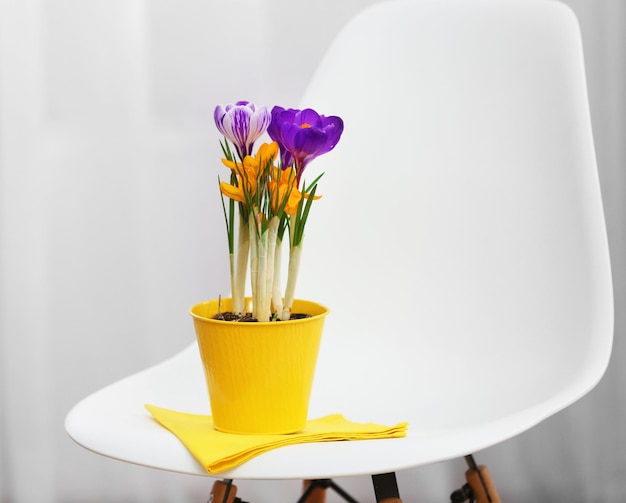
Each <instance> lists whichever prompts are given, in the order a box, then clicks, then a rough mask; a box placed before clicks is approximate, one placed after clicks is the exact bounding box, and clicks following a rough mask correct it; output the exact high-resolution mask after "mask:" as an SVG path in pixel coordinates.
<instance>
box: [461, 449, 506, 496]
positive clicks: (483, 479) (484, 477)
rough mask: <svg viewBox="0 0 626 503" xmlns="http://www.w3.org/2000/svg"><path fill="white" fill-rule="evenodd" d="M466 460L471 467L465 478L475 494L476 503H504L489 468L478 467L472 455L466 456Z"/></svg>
mask: <svg viewBox="0 0 626 503" xmlns="http://www.w3.org/2000/svg"><path fill="white" fill-rule="evenodd" d="M465 460H466V461H467V464H468V466H469V470H467V471H466V472H465V478H466V480H467V483H468V484H469V486H470V487H471V489H472V492H473V493H474V498H475V499H476V503H502V502H501V500H500V496H499V495H498V491H497V490H496V486H495V484H494V483H493V479H492V478H491V474H490V473H489V470H488V469H487V467H486V466H484V465H480V466H479V465H477V464H476V462H475V461H474V457H473V456H472V455H469V456H465Z"/></svg>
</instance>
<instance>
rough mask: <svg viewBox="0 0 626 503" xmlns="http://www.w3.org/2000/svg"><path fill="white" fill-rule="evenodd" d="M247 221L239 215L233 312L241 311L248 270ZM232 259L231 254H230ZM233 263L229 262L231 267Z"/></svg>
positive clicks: (248, 236) (248, 243) (248, 234)
mask: <svg viewBox="0 0 626 503" xmlns="http://www.w3.org/2000/svg"><path fill="white" fill-rule="evenodd" d="M248 227H249V225H248V222H246V220H245V219H244V218H242V217H241V216H240V217H239V239H238V244H237V267H236V269H235V271H236V272H235V283H234V285H233V292H232V293H233V312H235V313H243V312H244V308H245V306H244V303H245V296H246V295H245V294H246V275H247V272H248V257H249V255H250V230H249V229H248ZM231 260H232V256H231ZM232 267H233V265H232V264H231V268H232Z"/></svg>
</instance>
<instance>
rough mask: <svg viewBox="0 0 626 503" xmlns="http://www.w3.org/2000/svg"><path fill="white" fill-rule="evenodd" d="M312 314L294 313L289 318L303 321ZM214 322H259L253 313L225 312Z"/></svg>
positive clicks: (218, 315)
mask: <svg viewBox="0 0 626 503" xmlns="http://www.w3.org/2000/svg"><path fill="white" fill-rule="evenodd" d="M310 317H311V315H310V314H304V313H292V314H291V316H290V317H289V319H290V320H301V319H302V318H310ZM213 319H214V320H222V321H236V322H256V321H259V320H257V319H256V318H255V317H254V316H252V313H243V314H242V313H233V312H230V311H228V312H225V313H217V314H216V315H215V316H213ZM271 321H281V320H280V319H279V318H277V317H276V318H272V320H271Z"/></svg>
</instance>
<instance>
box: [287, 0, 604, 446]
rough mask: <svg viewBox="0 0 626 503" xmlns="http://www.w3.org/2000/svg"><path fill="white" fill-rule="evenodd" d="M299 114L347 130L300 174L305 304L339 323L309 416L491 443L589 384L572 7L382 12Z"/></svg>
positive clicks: (589, 214) (347, 41)
mask: <svg viewBox="0 0 626 503" xmlns="http://www.w3.org/2000/svg"><path fill="white" fill-rule="evenodd" d="M302 104H303V106H310V107H313V108H315V109H316V110H318V111H319V112H320V113H323V114H328V115H339V116H341V117H342V118H343V119H344V121H345V131H344V135H343V138H342V139H341V141H340V143H339V144H338V146H337V147H336V148H335V150H334V151H332V152H331V153H329V154H326V155H325V156H323V157H321V158H319V159H317V160H315V161H314V162H313V163H312V164H311V165H310V167H309V168H307V169H310V170H311V173H308V174H307V175H308V178H310V179H312V178H313V176H315V174H317V173H319V172H322V171H323V172H324V173H325V174H324V177H323V178H322V181H321V183H320V189H319V192H320V193H321V194H323V198H322V199H321V200H320V201H317V202H316V203H315V205H314V207H313V210H312V213H311V216H310V217H309V218H310V221H309V224H308V228H307V235H306V237H305V248H304V255H303V262H302V270H301V274H300V279H299V286H298V293H299V294H300V296H301V297H304V298H314V299H315V300H318V301H320V302H323V303H326V304H327V305H328V306H329V307H330V309H331V314H330V315H329V317H328V320H327V329H326V331H325V335H324V341H323V345H322V352H321V355H320V363H319V369H318V375H317V377H316V379H317V381H316V384H315V390H314V399H313V401H312V405H311V406H312V408H313V409H315V408H316V404H323V406H319V408H320V409H321V408H328V407H333V404H335V403H336V404H337V407H336V408H337V409H338V410H344V411H348V412H353V413H354V414H357V413H358V414H360V415H359V416H358V417H368V418H372V420H374V419H380V420H388V421H389V420H396V419H397V420H402V419H408V420H409V421H410V422H411V423H412V425H413V426H415V427H417V428H420V427H422V428H457V427H460V426H459V425H460V424H476V425H478V424H492V425H494V429H493V431H494V433H493V435H492V436H491V437H490V438H487V437H486V438H485V441H484V442H483V444H484V446H486V445H488V444H490V443H493V442H495V441H499V440H502V439H504V438H507V437H509V436H512V435H514V434H516V433H519V432H521V431H523V430H524V429H526V428H528V427H530V426H532V425H533V424H536V423H537V422H538V421H540V420H542V419H543V418H545V417H547V416H549V415H551V414H553V413H555V412H556V411H558V410H560V409H562V408H563V407H565V406H567V405H568V404H570V403H572V402H573V401H575V400H576V399H578V398H579V397H581V396H582V395H584V394H585V393H586V392H587V391H589V390H590V389H591V388H592V387H593V386H594V385H595V384H596V383H597V381H598V380H599V379H600V378H601V376H602V374H603V373H604V370H605V368H606V365H607V363H608V359H609V355H610V351H611V345H612V333H613V299H612V286H611V273H610V265H609V254H608V246H607V238H606V233H605V224H604V217H603V210H602V201H601V195H600V190H599V183H598V173H597V168H596V162H595V153H594V145H593V138H592V131H591V123H590V116H589V109H588V101H587V91H586V83H585V69H584V64H583V54H582V44H581V38H580V33H579V27H578V24H577V21H576V19H575V17H574V15H573V14H572V13H571V12H570V11H569V10H568V8H567V7H565V6H564V5H562V4H560V3H558V2H552V1H547V0H509V1H494V0H425V1H419V0H408V1H402V0H400V1H389V2H383V3H380V4H377V5H375V6H373V7H370V8H368V9H366V10H365V11H364V12H363V13H362V14H360V15H359V16H357V17H356V18H355V19H354V20H353V21H352V22H350V23H349V24H348V25H347V26H346V27H345V29H344V30H343V31H342V32H341V33H340V34H339V36H338V38H337V39H336V40H335V41H334V43H333V45H332V46H331V47H330V50H329V52H328V53H327V54H326V56H325V57H324V59H323V61H322V63H321V66H320V67H319V69H318V70H317V72H316V74H315V76H314V79H313V81H312V83H311V85H310V87H309V89H308V90H307V92H306V93H305V96H304V98H303V102H302ZM307 175H305V178H306V177H307ZM322 395H323V398H322ZM316 396H317V397H318V398H317V400H316V399H315V397H316ZM319 412H322V411H321V410H320V411H319ZM497 425H500V427H496V426H497Z"/></svg>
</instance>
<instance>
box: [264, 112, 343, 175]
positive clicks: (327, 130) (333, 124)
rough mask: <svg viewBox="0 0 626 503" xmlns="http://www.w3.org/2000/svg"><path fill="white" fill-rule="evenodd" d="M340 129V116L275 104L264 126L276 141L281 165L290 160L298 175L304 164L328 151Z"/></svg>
mask: <svg viewBox="0 0 626 503" xmlns="http://www.w3.org/2000/svg"><path fill="white" fill-rule="evenodd" d="M342 132H343V120H342V119H341V118H340V117H336V116H328V117H326V116H324V115H320V114H318V113H317V112H316V111H315V110H312V109H310V108H306V109H304V110H296V109H293V108H289V109H285V108H283V107H279V106H275V107H274V108H273V109H272V120H271V122H270V125H269V127H268V129H267V133H268V134H269V136H270V138H271V139H272V140H274V141H275V142H276V143H278V145H279V147H280V155H281V160H282V166H283V168H286V167H288V166H291V164H292V163H293V164H294V165H295V166H294V167H295V169H296V174H297V177H298V185H299V184H300V178H301V177H302V173H303V171H304V169H305V168H306V166H307V164H308V163H309V162H311V161H312V160H313V159H315V158H316V157H319V156H320V155H322V154H325V153H326V152H329V151H331V150H332V149H333V148H334V147H335V145H337V142H338V141H339V138H340V137H341V133H342Z"/></svg>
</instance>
